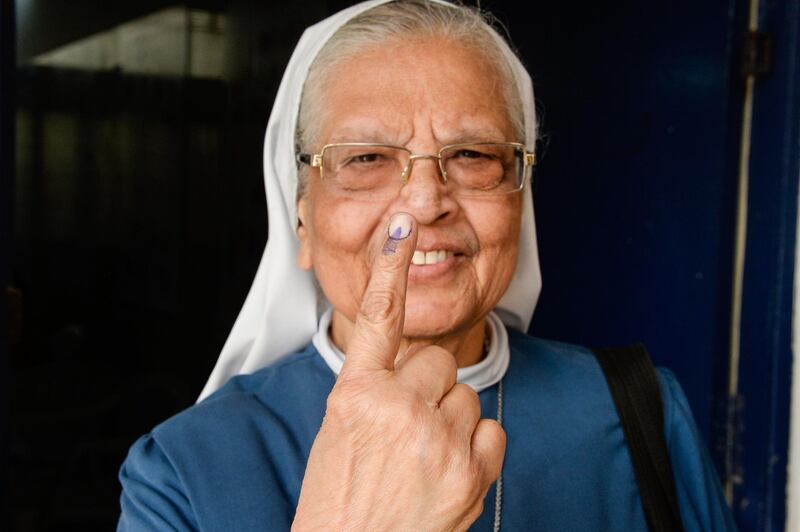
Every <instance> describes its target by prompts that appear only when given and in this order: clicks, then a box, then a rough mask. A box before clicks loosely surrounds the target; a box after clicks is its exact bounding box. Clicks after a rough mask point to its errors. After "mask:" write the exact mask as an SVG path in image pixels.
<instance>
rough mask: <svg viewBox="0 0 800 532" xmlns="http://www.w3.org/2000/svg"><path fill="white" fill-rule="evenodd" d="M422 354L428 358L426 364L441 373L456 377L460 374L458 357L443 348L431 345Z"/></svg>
mask: <svg viewBox="0 0 800 532" xmlns="http://www.w3.org/2000/svg"><path fill="white" fill-rule="evenodd" d="M421 354H422V356H424V357H425V358H426V363H427V364H428V365H429V366H433V367H434V368H435V369H436V370H438V371H439V372H441V373H446V374H453V375H455V374H456V373H457V372H458V364H457V363H456V357H454V356H453V354H452V353H450V351H448V350H446V349H444V348H443V347H439V346H438V345H431V346H428V347H425V348H424V349H423V350H422V353H421Z"/></svg>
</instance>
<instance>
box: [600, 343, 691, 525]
mask: <svg viewBox="0 0 800 532" xmlns="http://www.w3.org/2000/svg"><path fill="white" fill-rule="evenodd" d="M592 351H593V352H594V354H595V356H596V357H597V360H598V361H599V362H600V367H601V368H603V373H604V374H605V376H606V381H607V382H608V388H609V390H610V391H611V397H612V398H613V399H614V405H615V406H616V408H617V414H618V415H619V420H620V423H621V424H622V431H623V433H624V434H625V441H626V442H627V443H628V450H629V451H630V455H631V461H632V462H633V470H634V472H635V474H636V483H637V485H638V486H639V493H640V494H641V498H642V506H643V508H644V514H645V517H646V518H647V524H648V526H649V528H650V530H651V532H661V531H665V532H666V531H669V532H676V531H677V532H680V531H682V530H683V525H682V523H681V517H680V512H679V510H678V497H677V495H676V494H675V481H674V480H673V478H672V465H671V464H670V460H669V453H668V452H667V444H666V441H665V438H664V410H663V406H662V402H661V393H660V391H659V386H658V377H657V376H656V370H655V368H654V367H653V363H652V362H651V361H650V356H649V355H648V354H647V350H646V349H645V347H644V345H642V344H637V345H633V346H630V347H622V348H613V349H593V350H592Z"/></svg>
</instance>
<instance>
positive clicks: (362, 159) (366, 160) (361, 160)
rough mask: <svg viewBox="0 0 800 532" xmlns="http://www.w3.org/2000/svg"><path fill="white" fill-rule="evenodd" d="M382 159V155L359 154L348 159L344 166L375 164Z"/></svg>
mask: <svg viewBox="0 0 800 532" xmlns="http://www.w3.org/2000/svg"><path fill="white" fill-rule="evenodd" d="M383 159H384V155H382V154H380V153H359V154H356V155H351V156H350V157H348V158H347V160H346V161H345V162H344V164H346V165H347V164H375V163H379V162H381V161H382V160H383Z"/></svg>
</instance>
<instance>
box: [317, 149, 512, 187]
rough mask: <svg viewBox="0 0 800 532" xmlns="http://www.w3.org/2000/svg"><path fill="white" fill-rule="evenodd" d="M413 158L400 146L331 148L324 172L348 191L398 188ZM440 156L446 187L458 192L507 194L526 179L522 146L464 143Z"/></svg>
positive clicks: (326, 151) (324, 154)
mask: <svg viewBox="0 0 800 532" xmlns="http://www.w3.org/2000/svg"><path fill="white" fill-rule="evenodd" d="M410 156H411V154H410V153H409V152H408V151H407V150H404V149H401V148H396V147H387V146H379V145H367V146H365V145H359V146H355V145H337V146H328V147H327V148H326V149H325V151H324V153H323V155H322V161H323V175H324V177H325V179H326V180H329V181H330V182H331V183H332V184H334V185H335V186H337V187H339V188H341V189H342V190H344V191H348V192H353V193H357V192H368V193H374V194H381V193H384V192H386V193H389V192H396V191H397V190H398V189H399V188H400V187H401V186H402V184H403V182H402V178H401V174H402V172H403V170H404V169H405V168H406V167H407V166H408V164H409V162H410ZM440 157H441V160H442V166H443V167H444V170H445V173H446V177H447V186H448V188H451V189H453V190H454V191H457V192H459V193H464V194H474V195H485V194H504V193H508V192H512V191H514V190H518V189H519V188H520V187H521V185H522V183H523V182H524V179H525V171H526V167H525V160H524V158H525V153H524V151H523V150H522V149H520V148H519V147H518V146H514V145H509V144H485V143H482V144H470V145H463V144H462V145H458V146H453V147H451V148H447V149H445V150H443V151H442V152H441V155H440ZM412 164H413V163H412Z"/></svg>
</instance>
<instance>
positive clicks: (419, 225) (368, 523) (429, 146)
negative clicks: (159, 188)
mask: <svg viewBox="0 0 800 532" xmlns="http://www.w3.org/2000/svg"><path fill="white" fill-rule="evenodd" d="M535 141H536V117H535V113H534V104H533V92H532V87H531V82H530V78H529V76H528V75H527V73H526V72H525V70H524V68H523V67H522V66H521V64H520V62H519V61H518V60H517V58H516V57H515V56H514V54H513V52H512V51H511V50H510V48H509V46H508V45H507V44H506V43H505V42H504V41H503V39H502V38H501V37H500V36H499V35H498V34H497V33H496V32H495V31H494V30H493V29H492V28H491V26H490V25H489V24H487V22H486V21H485V19H484V18H483V16H482V15H481V14H480V13H478V12H476V11H474V10H472V9H468V8H464V7H459V6H453V5H451V4H447V3H443V2H425V1H421V0H417V1H409V2H390V3H385V2H384V1H373V2H367V3H364V4H360V5H357V6H354V7H352V8H350V9H347V10H345V11H343V12H341V13H338V14H336V15H334V16H333V17H331V18H329V19H327V20H325V21H323V22H321V23H319V24H317V25H316V26H314V27H312V28H310V29H309V30H308V31H307V32H306V33H305V34H304V35H303V37H302V39H301V40H300V43H299V44H298V46H297V49H296V50H295V53H294V55H293V56H292V59H291V61H290V63H289V66H288V68H287V71H286V74H285V76H284V79H283V82H282V84H281V87H280V90H279V92H278V96H277V100H276V102H275V106H274V109H273V111H272V115H271V118H270V121H269V125H268V129H267V134H266V142H265V152H264V153H265V156H264V165H265V178H266V187H267V200H268V210H269V222H270V223H269V229H270V236H269V243H268V245H267V248H266V251H265V254H264V258H263V260H262V263H261V266H260V268H259V271H258V273H257V275H256V279H255V281H254V283H253V288H252V290H251V292H250V294H249V296H248V298H247V301H246V302H245V306H244V308H243V309H242V313H241V314H240V316H239V318H238V320H237V322H236V324H235V326H234V329H233V331H232V333H231V336H230V338H229V340H228V342H227V343H226V345H225V347H224V349H223V353H222V355H221V357H220V360H219V362H218V364H217V367H216V368H215V370H214V373H213V374H212V376H211V379H210V380H209V383H208V385H207V387H206V389H205V390H204V392H203V400H202V401H201V402H200V403H199V404H197V405H196V406H194V407H193V408H190V409H188V410H187V411H185V412H183V413H181V414H178V415H177V416H175V417H174V418H172V419H170V420H168V421H166V422H165V423H163V424H161V425H159V426H158V427H156V428H155V429H154V430H153V432H152V433H150V434H148V435H146V436H144V437H143V438H141V439H140V440H139V441H137V442H136V444H135V445H134V446H133V447H132V449H131V451H130V455H129V456H128V458H127V460H126V462H125V464H124V465H123V467H122V470H121V473H120V478H121V482H122V485H123V494H122V516H121V518H120V522H119V529H120V530H161V529H171V530H175V529H177V530H196V529H197V530H236V531H244V530H281V529H288V528H290V527H291V528H294V529H297V530H322V529H325V530H464V529H467V528H469V527H473V528H474V529H475V530H489V529H494V530H498V529H499V528H500V527H501V526H502V528H504V529H507V530H554V531H555V530H558V531H563V530H646V529H647V524H646V520H645V515H644V513H643V509H642V503H641V500H640V497H639V491H638V489H637V484H636V480H635V475H634V471H633V468H632V465H631V460H630V457H629V455H628V450H627V447H626V444H625V438H624V435H623V431H622V429H621V427H620V422H619V418H618V416H617V414H616V412H615V409H614V404H613V402H612V398H611V396H610V395H609V390H608V387H607V385H606V382H605V380H604V378H603V374H602V372H601V370H600V367H599V365H598V363H597V361H596V359H595V358H594V356H593V355H592V353H591V352H590V351H588V350H585V349H583V348H578V347H573V346H569V345H563V344H556V343H553V342H546V341H542V340H538V339H534V338H531V337H529V336H527V335H526V334H525V333H524V332H523V331H525V330H526V329H527V326H528V322H529V320H530V318H531V315H532V313H533V308H534V305H535V302H536V298H537V296H538V292H539V289H540V285H541V282H540V275H539V268H538V259H537V252H536V244H535V229H534V221H533V206H532V201H531V194H530V192H529V190H528V188H527V184H528V182H529V179H530V176H531V170H532V166H533V164H534V154H533V147H534V144H535ZM277 359H280V360H278V361H276V360H277ZM234 375H236V376H234ZM231 377H232V378H231ZM660 380H661V393H662V397H663V401H664V405H665V407H664V408H665V410H664V411H665V416H664V418H665V432H666V440H667V446H668V449H669V453H670V458H671V461H672V465H673V471H674V476H675V478H676V480H677V482H676V486H677V490H676V491H677V498H678V502H679V506H680V515H681V520H682V521H683V525H684V527H685V528H686V529H687V530H730V529H733V525H732V522H731V519H730V515H729V513H728V511H727V509H726V506H725V503H724V500H723V498H722V496H721V493H720V489H719V483H718V481H717V479H716V477H715V473H714V471H713V468H712V467H711V465H710V463H709V460H708V459H707V453H706V452H705V450H704V449H703V446H702V443H701V442H700V440H699V437H698V434H697V431H696V429H695V427H694V424H693V421H692V418H691V413H690V411H689V408H688V405H687V402H686V399H685V397H684V395H683V393H682V391H681V389H680V387H679V386H678V384H677V383H676V382H675V380H674V378H673V377H672V376H671V375H670V374H669V373H667V372H661V373H660ZM498 478H499V479H500V480H498Z"/></svg>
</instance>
